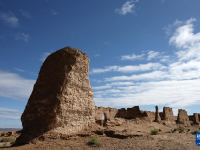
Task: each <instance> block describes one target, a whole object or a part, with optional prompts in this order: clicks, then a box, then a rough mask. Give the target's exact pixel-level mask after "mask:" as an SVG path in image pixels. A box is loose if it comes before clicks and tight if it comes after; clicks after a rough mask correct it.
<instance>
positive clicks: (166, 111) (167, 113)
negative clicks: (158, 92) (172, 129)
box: [163, 107, 175, 121]
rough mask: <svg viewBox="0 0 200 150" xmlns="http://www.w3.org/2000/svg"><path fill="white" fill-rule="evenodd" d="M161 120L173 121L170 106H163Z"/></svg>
mask: <svg viewBox="0 0 200 150" xmlns="http://www.w3.org/2000/svg"><path fill="white" fill-rule="evenodd" d="M163 120H166V121H175V120H174V114H173V110H172V108H169V107H163Z"/></svg>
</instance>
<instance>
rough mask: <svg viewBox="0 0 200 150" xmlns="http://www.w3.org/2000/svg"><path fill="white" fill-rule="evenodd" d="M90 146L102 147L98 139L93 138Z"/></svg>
mask: <svg viewBox="0 0 200 150" xmlns="http://www.w3.org/2000/svg"><path fill="white" fill-rule="evenodd" d="M89 145H96V146H98V147H99V146H100V143H99V141H98V140H97V138H96V137H92V139H91V140H90V142H89Z"/></svg>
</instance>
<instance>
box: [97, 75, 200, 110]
mask: <svg viewBox="0 0 200 150" xmlns="http://www.w3.org/2000/svg"><path fill="white" fill-rule="evenodd" d="M199 86H200V80H199V79H198V80H184V81H175V80H171V81H160V82H144V83H138V84H136V85H135V86H127V87H118V88H119V89H120V90H118V91H116V92H115V93H114V92H113V91H109V90H106V91H98V92H94V101H95V104H96V105H97V106H101V105H103V106H112V107H113V106H115V107H119V106H120V107H130V106H135V105H166V106H170V107H178V108H182V107H185V106H188V105H192V104H196V103H199V102H200V91H199ZM113 90H116V89H113ZM97 93H102V94H104V97H102V98H98V97H96V96H95V95H96V94H97ZM113 93H114V94H113ZM105 94H106V95H105ZM113 96H114V98H113Z"/></svg>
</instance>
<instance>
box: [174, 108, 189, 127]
mask: <svg viewBox="0 0 200 150" xmlns="http://www.w3.org/2000/svg"><path fill="white" fill-rule="evenodd" d="M177 124H184V125H185V126H191V124H190V121H189V117H188V115H187V111H185V110H183V109H179V110H178V117H177Z"/></svg>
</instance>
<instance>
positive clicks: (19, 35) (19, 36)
mask: <svg viewBox="0 0 200 150" xmlns="http://www.w3.org/2000/svg"><path fill="white" fill-rule="evenodd" d="M14 38H15V40H22V41H25V42H28V41H29V40H30V39H31V37H30V36H29V35H28V34H26V33H17V34H15V35H14Z"/></svg>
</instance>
